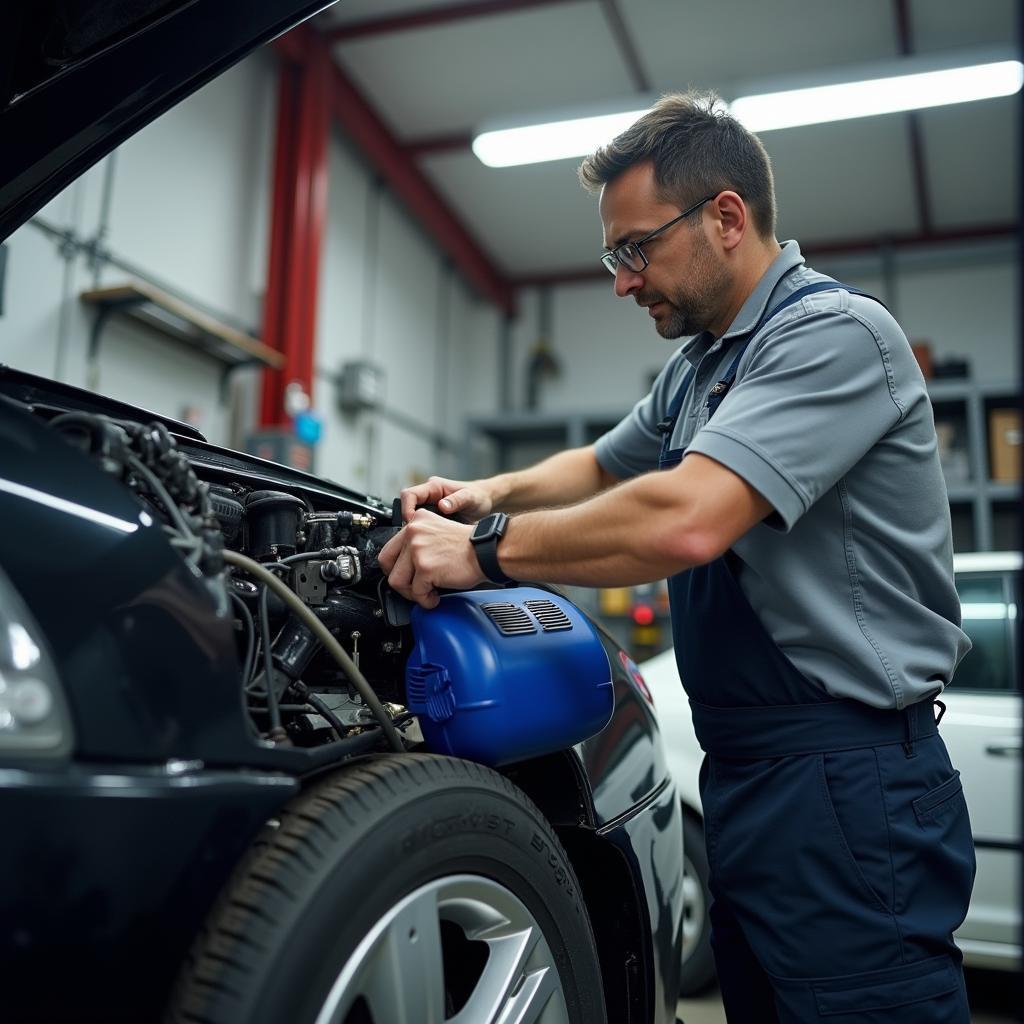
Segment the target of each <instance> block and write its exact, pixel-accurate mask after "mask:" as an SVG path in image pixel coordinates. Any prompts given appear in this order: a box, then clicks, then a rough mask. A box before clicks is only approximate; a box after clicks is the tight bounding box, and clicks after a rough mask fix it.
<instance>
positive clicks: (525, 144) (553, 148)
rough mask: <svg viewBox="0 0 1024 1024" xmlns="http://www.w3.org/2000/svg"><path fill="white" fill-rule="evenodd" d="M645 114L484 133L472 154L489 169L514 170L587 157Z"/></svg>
mask: <svg viewBox="0 0 1024 1024" xmlns="http://www.w3.org/2000/svg"><path fill="white" fill-rule="evenodd" d="M644 113H646V110H628V111H626V112H625V113H621V114H600V115H597V116H596V117H577V118H570V119H568V120H565V121H549V122H548V123H547V124H532V125H526V126H524V127H521V128H502V129H498V130H497V131H490V132H483V133H482V134H481V135H478V136H477V137H476V138H475V139H474V140H473V152H474V153H476V155H477V157H479V159H480V161H481V163H485V164H487V166H488V167H514V166H516V165H517V164H539V163H543V162H544V161H546V160H564V159H566V158H567V157H573V156H585V155H586V154H587V153H593V152H594V150H595V149H597V147H598V146H603V145H604V144H605V143H606V142H607V141H608V140H609V139H614V138H615V136H616V135H618V134H619V133H620V132H624V131H625V130H626V129H627V128H628V127H629V126H630V125H631V124H632V123H633V122H634V121H635V120H636V119H637V118H638V117H640V116H641V115H643V114H644Z"/></svg>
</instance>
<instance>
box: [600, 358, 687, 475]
mask: <svg viewBox="0 0 1024 1024" xmlns="http://www.w3.org/2000/svg"><path fill="white" fill-rule="evenodd" d="M688 366H689V363H688V362H687V361H686V359H685V357H684V356H683V355H682V352H681V351H676V353H675V354H674V355H673V356H672V357H671V358H670V359H669V361H668V362H667V363H666V364H665V365H664V367H662V369H661V372H660V373H659V374H658V376H657V377H656V378H655V379H654V383H653V384H652V385H651V390H650V391H649V392H648V393H647V394H646V395H644V397H643V398H641V399H640V401H639V402H637V403H636V405H634V406H633V410H632V412H630V413H629V414H628V415H627V416H625V417H623V419H621V420H620V421H619V422H618V423H617V424H616V425H615V426H614V427H612V429H611V430H609V431H608V432H607V433H605V434H602V435H601V437H599V438H598V439H597V441H595V442H594V454H595V456H596V458H597V461H598V463H599V464H600V465H601V467H602V468H603V469H605V470H607V471H608V472H609V473H611V474H612V476H615V477H617V478H618V479H619V480H627V479H629V478H630V477H634V476H639V475H640V474H641V473H647V472H650V470H652V469H657V468H658V456H659V454H660V452H661V434H660V433H659V431H658V423H660V422H661V420H662V419H664V417H665V416H667V415H668V409H669V405H670V404H671V401H672V395H673V391H674V388H675V387H676V386H678V384H679V382H680V381H681V379H682V377H683V376H685V373H686V369H687V367H688Z"/></svg>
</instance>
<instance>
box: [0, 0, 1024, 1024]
mask: <svg viewBox="0 0 1024 1024" xmlns="http://www.w3.org/2000/svg"><path fill="white" fill-rule="evenodd" d="M1018 16H1019V11H1018V5H1017V4H1016V3H1015V2H1014V0H978V2H975V3H973V4H963V3H955V2H953V0H862V2H860V3H858V4H856V5H851V4H849V3H848V2H845V0H815V2H811V0H776V2H774V3H771V4H752V3H750V2H743V0H692V2H690V3H686V4H682V3H679V2H677V0H479V2H477V0H458V2H455V0H344V2H343V3H339V4H336V5H335V6H333V7H331V8H330V9H328V10H326V11H325V12H323V13H322V14H320V15H317V16H316V17H314V18H313V19H311V20H310V21H308V22H306V23H305V24H304V25H302V26H300V27H299V28H297V29H295V30H293V31H292V32H290V33H288V34H287V35H285V36H282V37H280V38H279V39H277V40H276V41H275V42H273V43H272V44H270V45H268V46H266V47H264V48H262V49H261V50H259V51H258V52H256V53H254V54H253V55H252V56H250V57H248V58H246V59H245V60H244V61H242V62H241V63H239V64H238V65H236V66H235V67H234V68H233V69H231V70H230V71H229V72H227V73H226V74H224V75H222V76H221V77H219V78H217V79H216V80H215V81H213V82H212V83H211V84H210V85H208V86H206V87H204V88H203V89H202V90H201V91H199V92H198V93H196V94H195V95H194V96H192V97H191V98H189V99H188V100H186V101H185V102H184V103H182V104H181V105H179V106H178V107H176V108H174V109H173V110H171V111H170V112H169V113H168V114H166V115H164V116H163V117H161V118H160V119H159V120H157V121H156V122H154V123H153V124H151V125H150V126H148V127H146V128H144V129H143V130H142V131H141V132H139V133H138V134H137V135H135V136H134V137H132V138H131V139H129V140H128V141H127V142H125V143H124V144H123V145H122V146H120V147H119V148H118V149H117V150H116V151H114V152H113V153H112V154H111V155H110V156H108V157H106V158H105V159H104V160H102V161H101V162H100V163H98V164H97V165H95V166H94V167H93V168H92V169H91V170H90V171H89V172H87V173H86V174H85V175H84V176H83V177H82V178H81V179H79V180H78V181H77V182H75V183H74V184H73V185H72V186H71V187H69V188H68V189H67V190H66V191H64V192H63V193H61V194H60V195H59V196H58V197H57V198H55V199H54V200H53V201H52V202H50V203H49V204H48V205H47V206H46V207H45V208H44V209H43V210H42V211H40V212H39V213H38V214H37V215H36V216H34V217H33V218H32V220H31V221H30V222H29V223H28V224H26V225H25V226H23V227H22V228H20V229H19V230H18V231H17V232H15V234H14V235H13V236H12V237H11V238H10V239H9V240H8V242H7V243H5V244H4V246H3V248H2V249H0V361H2V362H3V363H6V364H8V365H10V366H12V367H14V368H16V369H19V370H25V371H28V372H31V373H35V374H39V375H42V376H47V377H52V378H55V379H57V380H59V381H62V382H65V383H68V384H71V385H75V386H78V387H84V388H88V389H90V390H94V391H98V392H100V393H102V394H104V395H108V396H110V397H113V398H116V399H120V400H124V401H128V402H131V403H133V404H135V405H138V406H142V407H144V408H149V409H152V410H153V411H154V412H157V413H160V414H163V415H165V416H169V417H173V418H175V419H177V420H182V421H185V422H187V423H190V424H192V425H193V426H195V427H197V428H198V429H199V430H200V431H201V432H202V433H203V434H204V435H205V436H206V437H207V438H208V439H209V440H210V441H211V442H214V443H216V444H222V445H225V446H229V447H233V448H238V449H241V450H246V451H249V452H252V453H254V454H257V455H260V456H262V457H265V458H269V459H272V460H274V461H280V462H284V463H287V464H289V465H292V466H295V467H296V468H298V469H306V470H312V471H314V472H316V473H317V474H319V475H322V476H325V477H328V478H331V479H332V480H335V481H338V482H340V483H343V484H345V485H346V486H349V487H352V488H354V489H356V490H357V491H360V492H363V493H366V494H371V495H378V496H380V497H382V498H383V499H385V500H386V501H388V502H390V500H391V499H392V498H393V497H394V496H396V495H397V494H398V493H399V491H400V490H401V489H402V488H403V487H406V486H408V485H410V484H413V483H417V482H420V481H422V480H424V479H426V478H427V477H428V476H429V475H431V474H439V475H444V476H450V477H456V478H460V477H461V478H470V477H475V476H484V475H487V474H490V473H493V472H497V471H500V470H504V469H510V468H514V467H517V466H522V465H526V464H529V463H532V462H534V461H537V460H538V459H539V458H542V457H544V456H546V455H548V454H550V453H552V452H554V451H557V450H559V449H561V448H563V447H566V446H574V445H579V444H585V443H589V442H591V441H593V440H595V439H596V438H597V437H598V436H600V435H601V434H602V433H603V432H604V431H605V430H607V429H608V428H609V427H610V426H611V425H613V424H614V423H616V422H617V421H618V420H619V419H620V418H621V417H622V416H623V415H624V414H625V413H626V412H628V410H629V409H630V408H631V406H632V405H633V403H634V402H635V401H636V400H637V399H639V398H640V397H641V396H642V395H643V394H644V393H645V392H646V390H647V388H648V386H649V385H650V382H651V380H652V379H653V377H654V375H655V374H656V373H657V372H658V370H659V369H660V368H661V366H662V365H663V363H664V361H665V359H666V358H667V356H668V355H669V353H670V351H671V347H670V346H668V345H666V343H665V342H664V341H662V340H661V339H660V338H658V337H657V336H656V335H655V334H654V332H653V331H652V330H650V327H649V325H647V324H646V323H645V322H643V321H642V320H641V318H640V317H639V315H638V313H637V311H636V310H635V309H634V308H632V305H631V304H629V303H623V302H621V301H618V300H616V299H615V297H614V295H613V294H612V290H611V287H610V282H609V280H608V274H607V272H606V271H605V270H604V269H603V268H602V267H601V265H600V262H599V256H600V253H601V248H602V246H601V230H600V222H599V219H598V215H597V208H596V202H595V200H594V198H593V197H592V196H589V195H587V194H586V193H585V192H584V191H583V190H582V189H581V188H580V186H579V184H578V181H577V178H576V167H577V166H578V163H579V158H578V157H575V156H573V157H568V158H562V159H555V160H549V161H547V162H539V163H530V164H524V165H521V166H510V167H490V166H486V165H485V164H484V163H483V162H482V161H481V160H480V159H479V158H478V157H477V155H476V154H475V153H474V150H473V140H474V138H475V137H476V136H477V135H478V134H479V133H480V132H481V131H484V130H487V129H489V128H491V127H496V126H498V125H500V124H503V123H507V124H528V123H539V122H541V121H544V120H556V119H563V118H567V117H570V116H581V115H583V114H584V113H598V112H602V111H607V112H613V111H618V110H624V109H625V110H628V109H638V110H639V109H644V108H645V107H646V106H648V105H649V104H650V102H651V101H652V98H654V97H656V96H657V95H659V94H661V93H664V92H670V91H678V90H682V89H686V88H689V87H691V86H692V87H697V88H702V89H713V90H715V91H716V92H718V93H719V94H720V95H721V96H722V97H723V98H724V99H725V100H726V101H731V100H733V99H735V98H736V97H737V96H743V95H753V94H758V93H764V92H770V91H774V90H777V89H782V88H798V87H805V86H812V85H818V84H826V83H828V82H831V81H836V80H858V79H860V78H864V77H870V76H871V75H872V74H873V75H875V76H877V75H879V74H881V71H880V69H883V68H884V69H888V73H889V74H896V73H899V71H900V69H901V68H917V67H919V66H922V67H923V64H920V62H922V61H924V62H927V61H939V60H941V61H945V62H948V63H949V65H950V66H953V65H954V64H973V63H980V62H982V61H983V60H1005V59H1010V58H1011V57H1013V55H1014V54H1015V53H1017V52H1019V38H1020V31H1021V28H1020V25H1019V24H1018ZM915 62H919V63H915ZM631 105H632V106H631ZM1020 125H1021V118H1020V96H1019V93H1018V94H1014V95H1008V96H1002V97H997V98H992V99H984V100H979V101H977V102H972V103H959V104H953V105H948V106H940V107H935V108H930V109H922V110H915V111H912V112H901V113H893V114H883V115H879V116H873V117H863V118H857V119H852V120H844V121H838V122H833V123H817V124H811V125H806V126H798V127H789V128H781V129H777V130H766V131H764V132H763V134H762V135H761V138H762V140H763V142H764V144H765V146H766V148H767V150H768V153H769V155H770V157H771V159H772V163H773V168H774V174H775V184H776V190H777V195H778V206H779V230H778V238H779V239H780V240H785V239H790V238H795V239H797V240H799V242H800V244H801V247H802V250H803V252H804V254H805V256H806V258H807V261H808V263H809V264H810V265H811V266H813V267H814V268H815V269H817V270H820V271H822V272H824V273H827V274H830V275H833V276H835V277H836V278H838V279H839V280H842V281H844V282H847V283H849V284H850V285H853V286H855V287H857V288H860V289H863V290H864V291H866V292H869V293H871V294H873V295H876V296H878V297H879V298H881V299H882V300H883V301H884V302H885V304H886V305H887V306H888V308H889V309H890V310H891V311H892V312H893V313H894V315H895V316H896V317H897V319H898V320H899V321H900V323H901V324H902V325H903V327H904V329H905V331H906V333H907V335H908V337H909V338H910V339H911V342H912V343H913V345H914V346H915V353H916V354H917V355H918V360H919V362H920V364H921V366H922V369H923V370H924V372H925V375H926V377H928V378H929V389H930V392H931V396H932V401H933V405H934V409H935V417H936V429H937V434H938V438H939V445H940V452H941V455H942V461H943V469H944V472H945V475H946V482H947V487H948V491H949V498H950V504H951V510H952V517H953V530H954V545H955V548H956V551H957V552H958V553H973V552H1001V551H1016V550H1018V549H1019V547H1020V542H1019V537H1020V529H1021V523H1020V516H1019V510H1020V501H1019V483H1020V482H1019V467H1020V459H1019V446H1020V443H1021V424H1020V413H1019V409H1018V402H1019V383H1018V382H1019V380H1020V374H1021V363H1020V358H1021V356H1020V353H1021V346H1020V335H1021V311H1020V281H1021V265H1020V256H1019V232H1020V227H1019V214H1020V210H1019V193H1020V188H1019V179H1020V153H1021V130H1020ZM574 596H575V597H576V599H577V600H578V602H579V603H580V604H581V606H583V607H584V608H586V609H588V610H590V611H592V612H594V614H595V615H597V616H598V617H601V618H602V619H603V621H605V623H606V624H607V626H608V628H609V629H610V630H611V631H612V633H613V634H614V635H615V636H616V637H617V638H618V639H620V640H621V641H622V642H623V643H626V644H628V645H630V646H631V648H632V649H633V650H634V652H636V653H637V657H638V660H639V659H640V658H641V657H648V656H652V655H655V654H657V653H658V652H660V651H662V650H664V649H665V648H666V647H667V646H668V644H669V643H670V638H669V627H668V619H667V598H666V596H665V594H664V591H663V588H662V587H660V586H656V585H648V586H646V587H638V588H630V589H629V590H628V591H606V592H600V593H596V592H595V593H590V592H578V593H577V592H574ZM1018 835H1019V833H1018ZM969 981H970V982H971V992H972V999H973V998H975V997H976V999H977V1008H976V1016H975V1017H974V1019H975V1020H977V1021H982V1022H986V1021H987V1022H997V1021H999V1022H1001V1021H1007V1020H1011V1019H1014V1014H1015V1012H1016V1004H1015V999H1016V995H1015V992H1014V990H1013V987H1012V985H1011V983H1010V982H1009V981H1008V980H1007V979H1006V977H1005V976H1004V975H1003V974H1001V973H998V972H991V973H989V972H984V971H979V972H978V973H977V974H976V975H972V976H971V978H970V979H969ZM679 1015H680V1017H682V1018H683V1019H684V1020H685V1021H687V1022H689V1024H694V1022H697V1024H700V1022H711V1021H721V1020H724V1017H723V1016H722V1011H721V1008H720V1003H716V999H715V994H714V992H713V991H712V992H711V993H710V994H707V995H703V996H699V997H697V998H695V999H693V1000H686V1001H683V1002H681V1003H680V1008H679Z"/></svg>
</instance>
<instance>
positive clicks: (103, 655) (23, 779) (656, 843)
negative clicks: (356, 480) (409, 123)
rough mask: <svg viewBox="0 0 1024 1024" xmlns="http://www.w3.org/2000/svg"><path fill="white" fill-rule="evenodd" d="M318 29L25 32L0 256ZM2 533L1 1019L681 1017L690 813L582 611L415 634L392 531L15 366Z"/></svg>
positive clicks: (467, 619) (282, 22) (21, 20)
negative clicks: (103, 176)
mask: <svg viewBox="0 0 1024 1024" xmlns="http://www.w3.org/2000/svg"><path fill="white" fill-rule="evenodd" d="M323 6H325V5H324V4H323V3H298V2H295V0H290V2H288V0H277V2H271V0H253V2H250V3H248V4H246V5H244V6H243V7H241V8H238V7H230V5H224V4H221V3H217V2H214V0H177V2H166V0H132V2H119V3H115V2H111V3H106V4H95V3H82V2H80V0H49V2H45V3H39V4H29V3H18V4H14V5H8V9H6V10H5V11H4V12H3V13H2V14H0V50H3V51H4V59H3V60H0V137H2V138H3V139H4V140H5V142H4V145H3V146H2V147H0V239H2V238H4V237H7V236H8V235H9V234H10V233H11V232H12V231H13V230H14V229H15V228H16V227H17V226H18V225H19V224H21V223H23V222H24V221H25V220H26V219H27V218H28V217H29V216H31V215H32V213H33V212H35V211H36V210H37V209H38V208H39V207H40V206H41V205H42V204H43V203H44V202H46V201H47V200H48V199H49V198H51V197H52V196H53V195H55V194H56V193H57V192H58V191H59V190H60V189H61V188H63V187H64V186H65V185H67V184H68V183H69V182H70V181H71V180H73V178H74V177H76V176H77V175H78V174H79V173H81V172H82V171H83V170H85V169H86V168H87V167H88V166H90V165H91V164H92V163H93V162H95V161H96V160H98V159H99V158H100V157H101V156H103V155H104V154H105V153H107V152H108V151H109V150H110V149H112V148H113V147H114V146H115V145H117V144H118V143H119V142H120V141H122V140H123V139H124V138H126V137H127V136H128V135H130V134H131V133H132V132H133V131H136V130H137V129H139V128H140V127H142V126H143V125H144V124H146V123H148V122H149V121H150V120H152V118H153V117H155V116H157V115H158V114H159V113H160V112H162V111H163V110H165V109H167V107H169V106H170V105H171V104H172V103H174V102H176V101H177V100H179V99H181V98H183V97H184V96H186V95H188V94H189V93H190V92H192V91H194V90H195V89H196V88H198V87H199V86H200V85H202V84H203V83H204V82H206V81H207V80H209V79H210V78H211V77H212V76H213V75H215V74H217V73H218V72H219V71H221V70H223V69H224V68H226V67H228V66H229V65H230V64H231V63H233V62H234V61H236V60H238V59H240V58H241V57H242V56H244V55H245V54H246V53H247V52H249V51H250V50H251V49H253V48H254V47H256V46H258V45H260V44H262V43H265V42H267V41H268V40H270V39H271V38H273V37H274V36H276V35H277V34H279V33H280V32H282V31H284V30H285V29H287V28H289V27H290V26H291V25H293V24H295V23H296V22H298V21H300V20H301V19H302V18H304V17H308V16H309V15H311V14H312V13H315V12H316V11H317V10H318V9H319V8H321V7H323ZM229 7H230V9H229ZM240 12H242V13H240ZM0 358H2V351H0ZM0 524H2V526H3V530H2V534H0V821H2V822H3V832H2V840H0V921H2V928H0V1018H2V1019H3V1020H4V1021H45V1022H48V1024H52V1022H62V1021H75V1022H87V1021H103V1022H114V1021H131V1022H145V1021H151V1020H153V1021H156V1020H167V1021H176V1022H177V1021H180V1022H186V1021H187V1022H199V1021H202V1022H211V1024H213V1022H228V1021H231V1022H234V1021H245V1022H267V1024H271V1022H273V1024H279V1022H284V1021H288V1022H297V1024H299V1022H301V1024H305V1022H308V1024H314V1022H315V1024H326V1022H328V1021H330V1022H334V1024H369V1022H372V1024H402V1022H414V1021H415V1022H421V1021H422V1022H428V1021H431V1022H432V1021H441V1020H450V1021H454V1022H460V1024H477V1022H481V1024H482V1022H491V1021H495V1022H496V1021H506V1020H522V1021H537V1022H540V1024H553V1022H563V1021H565V1022H573V1024H584V1022H585V1024H596V1022H600V1021H604V1020H608V1021H613V1022H615V1024H633V1022H644V1024H661V1022H664V1021H672V1020H674V1007H675V1001H676V993H677V991H678V965H679V959H680V948H681V926H682V898H683V888H682V855H681V854H682V851H681V837H682V823H681V820H680V810H679V801H678V798H677V796H676V793H675V789H674V786H673V784H672V782H671V780H670V778H669V776H668V773H667V770H666V765H665V761H664V758H663V755H662V751H661V747H660V740H659V737H658V729H657V724H656V720H655V716H654V713H653V709H652V706H651V704H650V701H649V695H648V694H647V691H646V688H645V687H644V684H643V680H642V678H641V677H640V675H639V673H638V672H637V670H636V667H635V665H634V664H633V663H632V662H631V661H630V659H629V657H628V656H627V655H626V654H625V653H624V652H623V651H621V650H620V649H619V648H618V646H617V645H616V644H615V643H614V642H613V641H612V640H611V639H609V638H608V637H607V636H606V635H605V634H603V633H601V632H600V631H599V630H598V629H597V628H596V627H595V626H594V625H593V624H592V623H590V622H589V620H587V619H586V618H585V617H584V616H583V615H582V614H581V613H580V612H579V611H578V610H577V609H575V608H574V607H573V606H572V605H571V604H570V603H569V602H567V601H566V600H565V599H564V598H563V597H562V596H561V595H560V594H559V593H557V592H556V591H552V590H541V589H539V588H533V587H521V586H513V587H510V588H506V589H500V588H491V589H487V590H478V591H472V592H468V593H452V594H448V595H445V596H444V598H443V599H442V602H441V606H440V607H439V608H438V609H437V610H436V611H434V612H423V611H422V610H421V609H417V608H411V607H410V606H409V605H408V604H406V603H405V602H404V601H403V600H402V599H400V598H399V597H398V596H397V595H395V594H394V593H393V592H391V591H390V590H389V588H388V587H387V583H386V580H385V579H384V576H383V574H382V572H381V570H380V568H379V565H378V563H377V555H378V553H379V551H380V549H381V547H382V546H383V544H384V543H386V541H387V539H388V538H389V537H390V536H392V535H393V533H394V531H395V530H396V529H397V528H398V525H397V523H396V516H395V513H394V511H393V504H392V503H390V502H381V501H379V500H377V499H375V498H373V497H369V496H365V495H361V494H357V493H356V492H354V491H350V490H347V489H345V488H343V487H340V486H338V485H335V484H332V483H330V482H327V481H325V480H322V479H319V478H317V477H315V476H312V475H307V474H304V473H301V472H298V471H296V470H292V469H288V468H286V467H283V466H280V465H276V464H273V463H269V462H265V461H261V460H259V459H257V458H254V457H252V456H249V455H243V454H239V453H236V452H233V451H229V450H226V449H223V448H219V447H216V446H214V445H212V444H209V443H207V442H206V441H205V440H204V439H203V437H202V436H201V435H200V434H199V433H198V432H197V431H196V430H194V429H193V428H191V427H189V426H187V425H185V424H182V423H177V422H174V421H172V420H169V419H167V418H166V417H161V416H155V415H152V414H150V413H147V412H145V411H143V410H141V409H137V408H134V407H131V406H128V405H125V404H123V403H118V402H114V401H111V400H108V399H105V398H103V397H101V396H98V395H94V394H91V393H89V392H85V391H82V390H79V389H76V388H72V387H69V386H67V385H63V384H60V383H57V382H53V381H48V380H45V379H42V378H39V377H34V376H31V375H29V374H26V373H22V372H19V371H16V370H13V369H8V368H0ZM474 714H475V715H476V717H473V715H474Z"/></svg>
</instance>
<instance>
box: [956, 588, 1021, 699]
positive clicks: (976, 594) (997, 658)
mask: <svg viewBox="0 0 1024 1024" xmlns="http://www.w3.org/2000/svg"><path fill="white" fill-rule="evenodd" d="M956 587H957V591H958V592H959V594H960V607H961V613H962V615H963V629H964V632H965V633H966V634H967V635H968V636H969V637H970V638H971V640H972V641H973V643H974V647H973V648H972V649H971V651H970V652H969V653H968V654H967V656H966V657H965V658H964V660H963V661H962V662H961V663H960V665H959V666H958V668H957V670H956V674H955V675H954V677H953V682H952V684H951V685H952V686H953V687H955V688H956V689H958V690H995V691H1004V692H1005V691H1008V690H1013V689H1014V647H1013V643H1014V634H1015V629H1016V621H1015V620H1016V617H1017V594H1016V583H1015V581H1013V582H1011V579H1010V577H1008V576H1006V575H1003V574H999V573H990V574H987V575H983V574H977V575H969V574H968V575H962V576H958V577H957V580H956Z"/></svg>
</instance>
